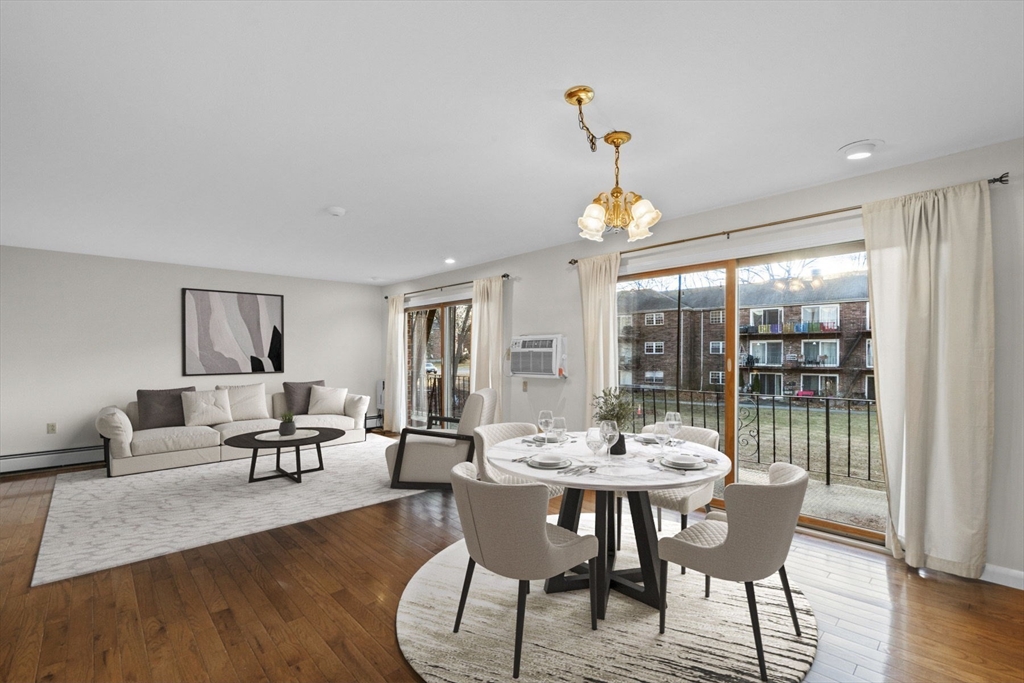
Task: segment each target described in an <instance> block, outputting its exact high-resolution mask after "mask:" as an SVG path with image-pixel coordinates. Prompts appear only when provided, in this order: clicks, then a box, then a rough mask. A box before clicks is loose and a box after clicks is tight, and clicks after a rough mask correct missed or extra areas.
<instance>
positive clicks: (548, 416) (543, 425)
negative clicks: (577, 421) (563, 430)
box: [537, 410, 555, 443]
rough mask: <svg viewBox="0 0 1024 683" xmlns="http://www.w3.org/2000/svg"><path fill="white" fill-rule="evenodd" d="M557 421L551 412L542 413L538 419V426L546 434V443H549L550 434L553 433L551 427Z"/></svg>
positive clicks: (543, 411) (544, 411)
mask: <svg viewBox="0 0 1024 683" xmlns="http://www.w3.org/2000/svg"><path fill="white" fill-rule="evenodd" d="M554 421H555V416H554V414H553V413H552V412H551V411H550V410H542V411H540V415H539V416H538V417H537V426H538V427H540V430H541V431H542V432H544V442H545V443H547V440H548V432H549V431H551V426H552V424H553V423H554Z"/></svg>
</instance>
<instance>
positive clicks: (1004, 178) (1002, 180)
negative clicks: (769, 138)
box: [569, 172, 1010, 266]
mask: <svg viewBox="0 0 1024 683" xmlns="http://www.w3.org/2000/svg"><path fill="white" fill-rule="evenodd" d="M996 183H999V184H1000V185H1008V184H1009V183H1010V174H1009V173H1008V172H1007V173H1004V174H1002V175H1001V176H998V177H996V178H989V179H988V184H989V185H995V184H996ZM860 208H863V205H861V204H858V205H856V206H847V207H845V208H842V209H832V210H831V211H821V212H819V213H809V214H807V215H806V216H796V217H795V218H785V219H783V220H781V221H772V222H771V223H759V224H758V225H748V226H747V227H745V228H736V229H734V230H722V231H720V232H711V233H708V234H706V235H697V236H696V237H685V238H683V239H681V240H673V241H671V242H661V243H659V244H651V245H648V246H646V247H637V248H636V249H627V250H626V251H623V252H621V253H622V254H634V253H636V252H638V251H647V250H648V249H660V248H661V247H671V246H674V245H676V244H684V243H685V242H693V241H694V240H703V239H707V238H709V237H721V236H722V235H725V239H729V237H730V236H731V235H732V234H733V233H737V232H746V231H748V230H759V229H761V228H770V227H772V226H774V225H782V224H783V223H795V222H796V221H804V220H808V219H810V218H821V217H822V216H831V215H833V214H837V213H845V212H847V211H857V210H858V209H860ZM577 263H579V259H569V265H570V266H575V265H576V264H577Z"/></svg>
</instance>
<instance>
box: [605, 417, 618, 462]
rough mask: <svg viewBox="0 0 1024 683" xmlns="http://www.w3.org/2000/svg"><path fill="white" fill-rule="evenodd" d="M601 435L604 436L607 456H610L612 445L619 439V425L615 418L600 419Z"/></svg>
mask: <svg viewBox="0 0 1024 683" xmlns="http://www.w3.org/2000/svg"><path fill="white" fill-rule="evenodd" d="M601 436H603V437H604V442H605V443H606V444H608V457H609V458H611V457H612V446H613V445H614V444H615V442H616V441H618V440H619V425H618V423H617V422H615V420H602V421H601Z"/></svg>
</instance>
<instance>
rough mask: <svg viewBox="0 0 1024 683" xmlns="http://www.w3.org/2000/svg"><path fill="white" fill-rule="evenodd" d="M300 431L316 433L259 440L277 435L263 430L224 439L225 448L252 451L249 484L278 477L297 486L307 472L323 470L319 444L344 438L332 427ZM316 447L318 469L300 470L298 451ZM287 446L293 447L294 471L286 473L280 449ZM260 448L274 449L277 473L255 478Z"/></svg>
mask: <svg viewBox="0 0 1024 683" xmlns="http://www.w3.org/2000/svg"><path fill="white" fill-rule="evenodd" d="M300 431H312V432H316V434H315V435H312V436H299V437H287V436H284V437H280V438H276V439H260V438H258V437H259V436H261V435H263V434H277V430H276V429H265V430H263V431H260V432H248V433H247V434H237V435H235V436H231V437H228V438H227V439H224V445H225V446H232V447H233V448H251V449H252V465H250V466H249V482H250V483H251V482H254V481H266V480H267V479H278V478H280V477H288V478H289V479H291V480H292V481H294V482H295V483H297V484H301V483H302V475H303V474H306V473H307V472H319V471H320V470H322V469H323V468H324V455H323V453H322V452H321V451H320V444H322V443H324V442H325V441H334V440H335V439H340V438H341V437H343V436H345V430H344V429H334V428H333V427H306V428H303V429H302V430H300ZM312 445H315V446H316V457H317V459H318V460H319V461H320V466H319V467H313V468H311V469H308V470H304V469H302V461H301V460H300V459H299V449H300V448H301V447H302V446H312ZM289 446H294V447H295V471H294V472H288V471H287V470H284V469H282V468H281V448H287V447H289ZM261 448H276V449H277V466H276V467H275V468H274V469H275V470H276V471H277V473H276V474H270V475H267V476H265V477H257V476H255V475H256V456H257V455H258V454H259V450H260V449H261Z"/></svg>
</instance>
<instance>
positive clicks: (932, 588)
mask: <svg viewBox="0 0 1024 683" xmlns="http://www.w3.org/2000/svg"><path fill="white" fill-rule="evenodd" d="M54 480H55V475H54V474H53V473H42V474H29V475H18V476H13V477H11V476H8V477H4V478H3V479H0V680H2V681H12V682H21V681H34V680H39V681H69V682H72V683H78V682H84V681H150V680H151V681H162V682H163V681H188V682H206V681H214V682H220V681H244V682H248V681H275V682H276V681H332V682H333V681H353V682H354V681H358V682H360V683H362V682H363V681H378V682H384V681H387V682H391V681H415V680H419V679H418V676H417V675H416V673H415V672H414V671H413V670H412V669H411V668H410V667H409V666H408V664H406V662H405V660H404V659H403V658H402V654H401V652H400V651H399V649H398V644H397V642H396V639H395V633H394V621H395V612H396V610H397V607H398V601H399V598H400V596H401V594H402V589H403V587H404V586H405V584H406V582H407V581H408V580H409V578H410V577H411V576H412V575H413V574H414V573H415V572H416V570H417V569H418V568H419V567H420V566H421V565H422V564H423V563H424V562H425V561H427V560H428V559H429V558H430V557H431V556H433V555H434V554H435V553H437V552H438V551H440V550H441V549H443V548H445V547H446V546H448V545H449V544H451V543H452V542H454V541H456V540H458V539H459V538H461V529H460V526H459V519H458V514H457V512H456V509H455V503H454V499H453V498H452V497H451V494H442V493H438V492H428V493H422V494H417V495H414V496H410V497H407V498H401V499H399V500H395V501H391V502H388V503H382V504H379V505H374V506H371V507H367V508H362V509H359V510H353V511H350V512H345V513H341V514H336V515H331V516H329V517H324V518H321V519H316V520H311V521H308V522H304V523H301V524H295V525H292V526H287V527H282V528H280V529H274V530H271V531H266V532H261V533H258V534H253V535H251V536H246V537H243V538H239V539H234V540H230V541H224V542H221V543H215V544H213V545H208V546H204V547H201V548H196V549H193V550H186V551H183V552H179V553H173V554H171V555H166V556H164V557H158V558H155V559H152V560H146V561H143V562H136V563H134V564H131V565H126V566H123V567H117V568H115V569H110V570H106V571H101V572H97V573H95V574H90V575H86V576H79V577H76V578H73V579H68V580H65V581H60V582H57V583H52V584H48V585H45V586H40V587H38V588H29V581H30V580H31V576H32V571H33V568H34V564H35V558H36V553H37V551H38V548H39V542H40V539H41V538H42V533H43V527H44V524H45V521H46V513H47V509H48V506H49V501H50V493H51V491H52V489H53V484H54ZM696 517H698V515H695V518H696ZM786 566H787V569H788V571H789V576H790V578H791V580H792V581H793V583H794V584H795V585H797V586H799V587H800V588H801V589H802V590H803V591H804V593H805V594H806V595H807V597H808V599H809V600H810V602H811V604H812V606H813V607H814V610H815V614H816V616H817V619H818V629H819V634H820V642H819V647H818V656H817V659H816V660H815V664H814V667H813V668H812V669H811V672H810V674H808V676H807V679H806V680H807V681H808V682H810V683H813V682H814V681H838V682H843V683H846V682H856V681H929V682H931V681H963V682H965V683H989V682H996V681H1022V680H1024V592H1021V591H1016V590H1013V589H1010V588H1005V587H1002V586H995V585H992V584H986V583H981V582H974V581H965V580H961V579H956V578H953V577H949V576H946V575H940V574H929V575H928V576H927V577H922V576H919V575H918V574H917V573H916V572H914V571H911V570H908V569H907V568H906V567H904V566H903V565H901V564H900V563H898V562H896V561H894V560H892V559H891V558H888V557H886V556H885V555H882V554H880V553H877V552H872V551H870V550H861V549H857V548H850V547H848V546H844V545H840V544H837V543H833V542H830V541H824V540H819V539H816V538H812V537H809V536H805V535H802V534H798V535H797V539H796V541H795V542H794V545H793V549H792V551H791V553H790V557H789V561H788V562H787V563H786Z"/></svg>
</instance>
